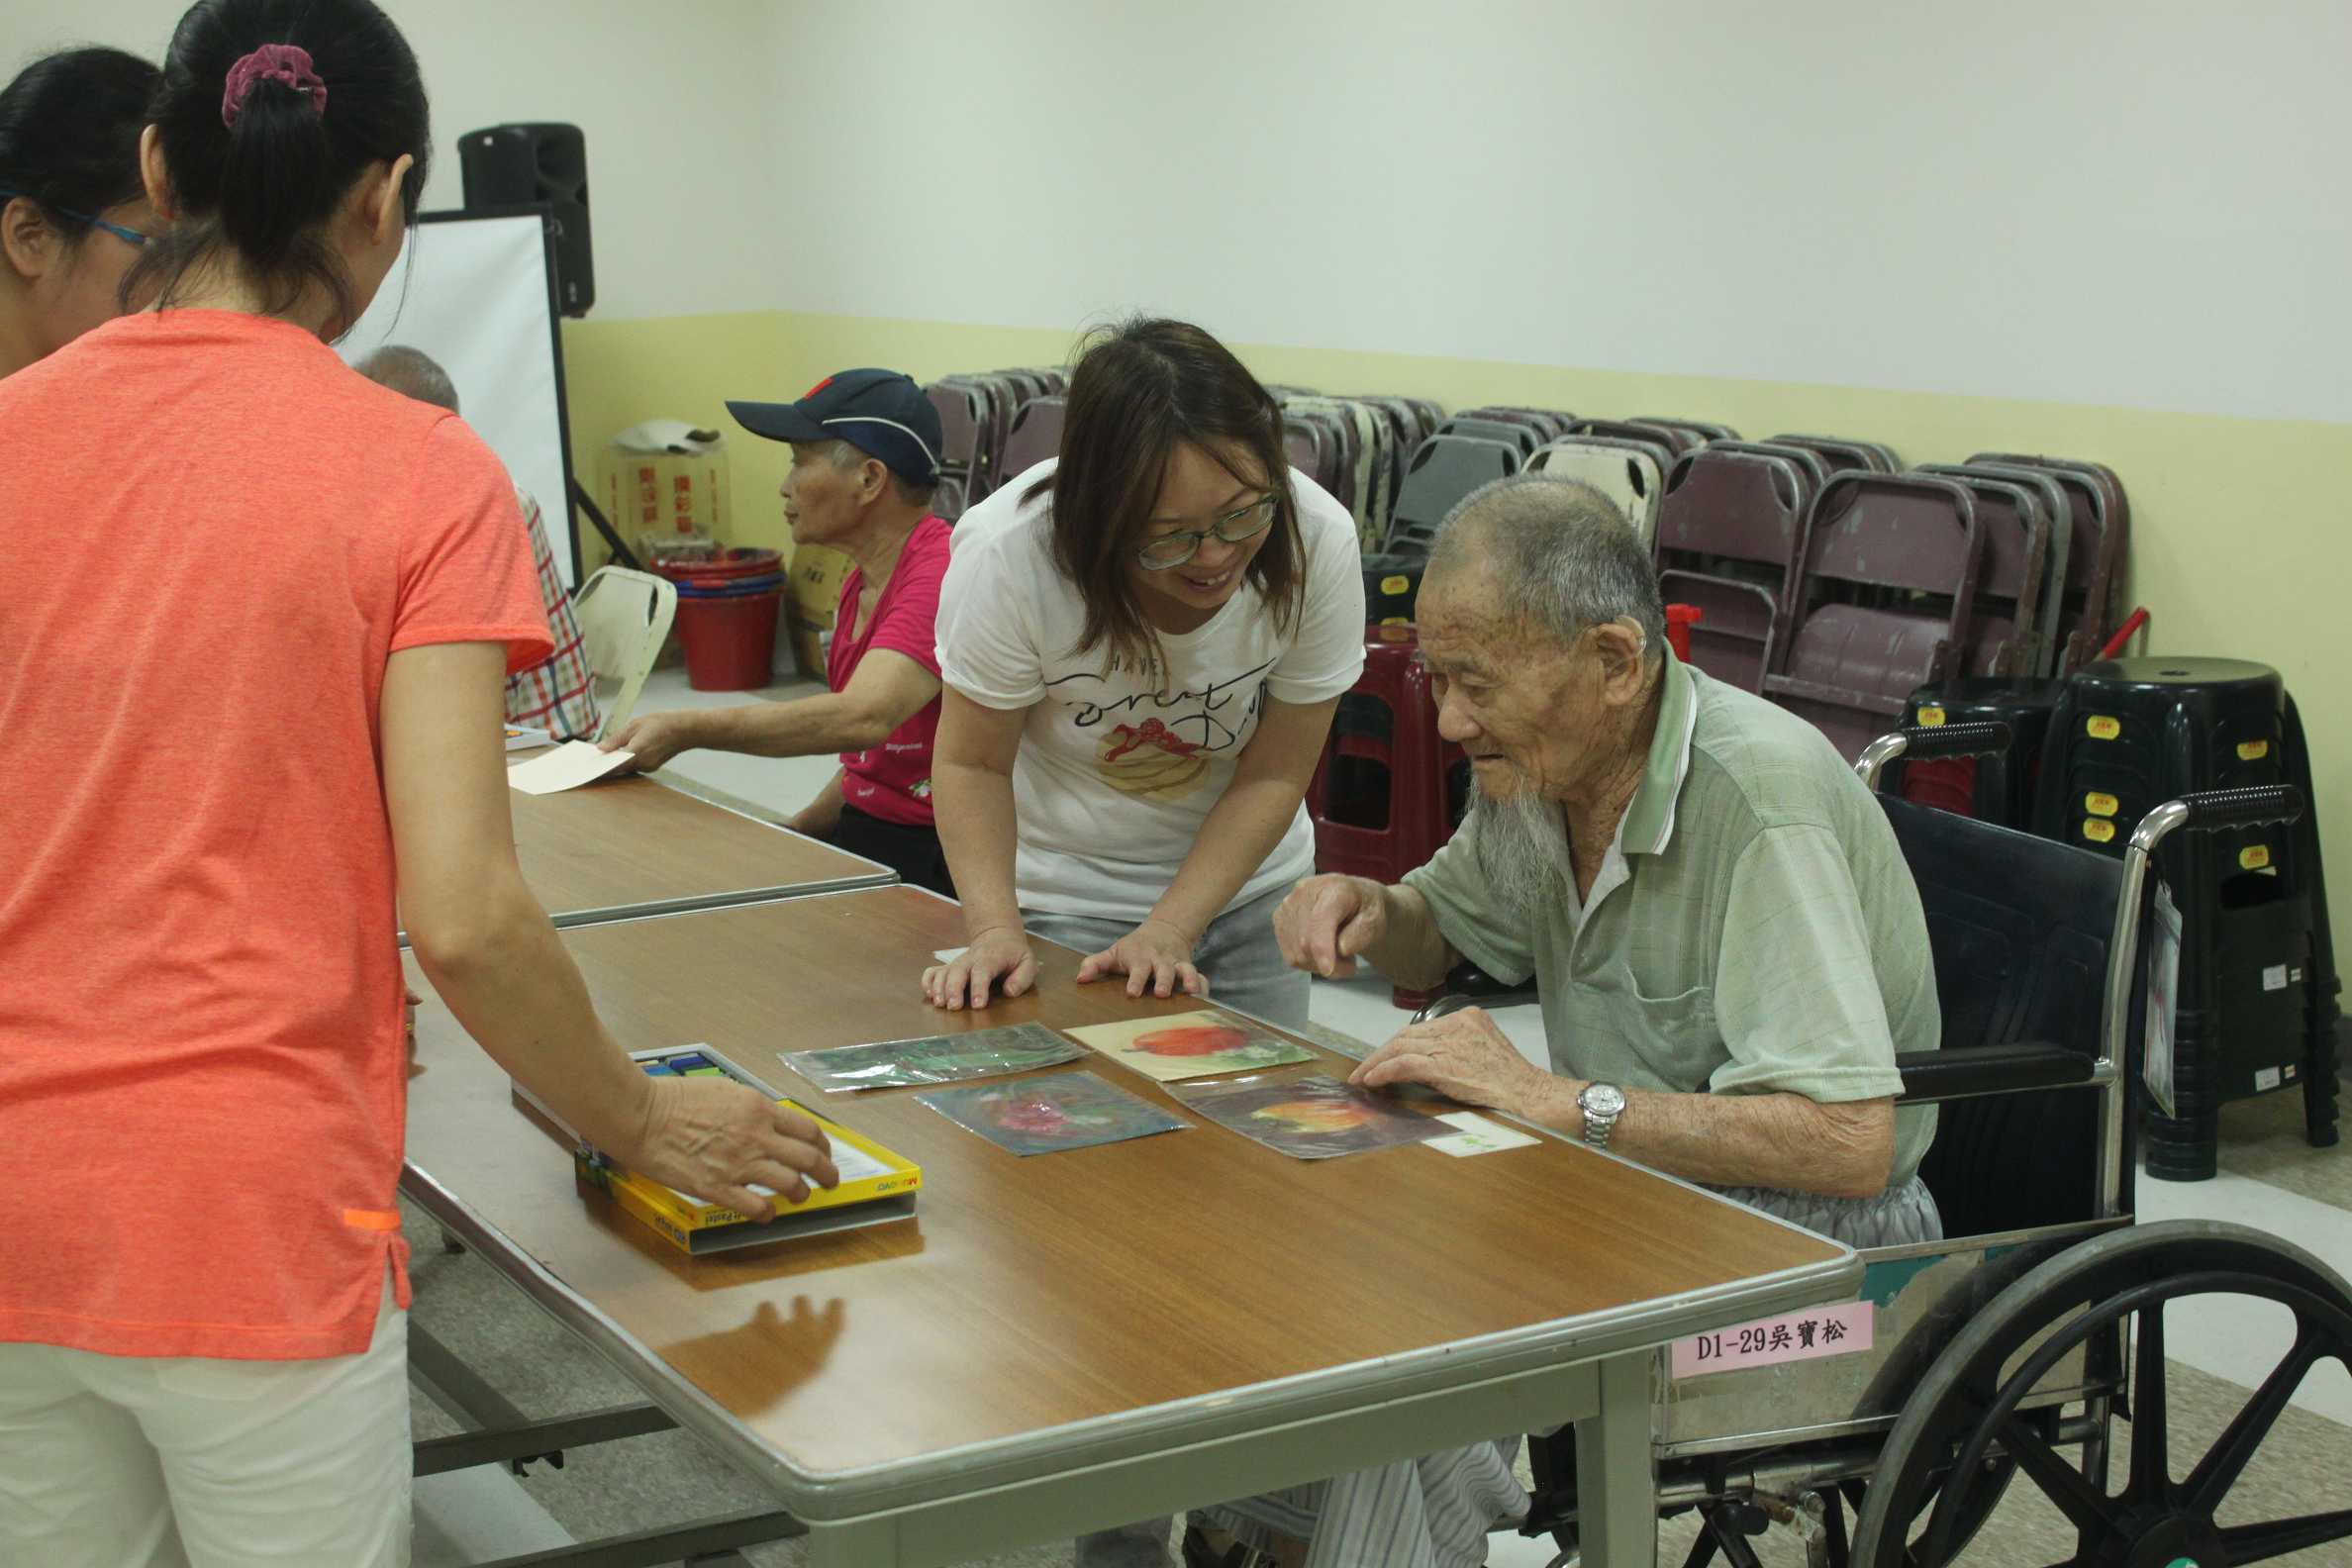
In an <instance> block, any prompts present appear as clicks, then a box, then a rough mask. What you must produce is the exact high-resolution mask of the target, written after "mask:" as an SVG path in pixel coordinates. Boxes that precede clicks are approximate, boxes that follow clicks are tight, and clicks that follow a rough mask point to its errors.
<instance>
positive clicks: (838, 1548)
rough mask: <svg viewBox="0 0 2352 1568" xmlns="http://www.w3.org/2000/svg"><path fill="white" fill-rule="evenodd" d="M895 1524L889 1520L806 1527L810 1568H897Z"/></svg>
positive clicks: (859, 1520) (863, 1520)
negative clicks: (807, 1530) (807, 1528)
mask: <svg viewBox="0 0 2352 1568" xmlns="http://www.w3.org/2000/svg"><path fill="white" fill-rule="evenodd" d="M898 1562H899V1542H898V1525H897V1523H896V1521H894V1520H892V1519H852V1520H850V1521H848V1522H847V1523H842V1524H811V1525H810V1526H809V1568H898Z"/></svg>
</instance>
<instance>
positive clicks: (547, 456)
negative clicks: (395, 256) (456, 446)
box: [335, 207, 580, 588]
mask: <svg viewBox="0 0 2352 1568" xmlns="http://www.w3.org/2000/svg"><path fill="white" fill-rule="evenodd" d="M554 267H555V263H554V255H553V247H552V243H551V240H550V236H549V232H548V218H547V215H546V213H545V212H544V211H542V210H541V209H539V208H537V207H500V208H492V209H488V210H475V211H471V212H437V213H423V214H420V215H419V216H418V219H417V226H416V227H415V228H414V229H412V230H410V231H409V237H408V244H407V245H405V246H404V247H403V248H402V250H401V254H400V259H399V260H398V261H397V262H395V263H394V264H393V267H392V272H391V275H390V276H388V277H386V278H385V279H384V286H383V288H382V289H381V290H380V291H378V293H377V294H376V297H375V301H374V303H373V304H371V305H370V306H368V308H367V313H366V314H365V315H363V316H361V317H360V318H359V325H358V326H356V327H354V328H352V329H351V331H350V332H349V333H348V334H347V335H346V336H345V337H344V338H343V341H342V342H341V343H337V344H336V345H335V347H336V351H337V352H338V353H340V354H342V355H343V358H344V359H345V360H356V359H358V358H360V357H361V356H363V355H365V354H367V353H369V352H371V351H372V350H374V349H376V348H380V347H382V346H383V345H384V344H386V343H405V344H407V345H408V346H409V347H412V348H419V349H422V350H424V351H425V352H426V353H429V354H431V355H432V356H433V357H434V358H435V359H437V360H439V361H440V362H441V368H442V369H444V370H446V371H448V372H449V379H450V380H451V381H453V382H455V383H456V386H457V400H458V402H459V403H460V404H461V405H462V412H463V414H464V416H465V422H466V423H467V424H468V425H471V426H472V427H473V428H474V430H475V431H476V432H477V433H479V434H480V436H481V438H482V440H484V441H488V442H489V443H490V448H491V450H493V451H495V452H497V453H498V455H499V457H500V458H501V459H502V460H504V461H505V463H506V465H507V471H508V472H509V473H511V474H513V475H514V477H515V482H516V483H517V484H519V485H521V486H522V487H523V488H524V489H525V490H528V491H530V492H531V494H532V495H533V496H535V497H537V498H538V500H539V510H540V512H541V513H542V514H544V516H545V519H546V526H547V540H548V543H549V544H551V545H552V546H553V547H554V550H555V569H556V570H557V571H558V572H559V573H561V574H562V577H563V580H564V582H565V584H566V585H568V586H570V587H575V588H576V587H578V586H579V581H580V545H579V539H578V538H577V537H576V536H575V534H574V533H573V530H572V526H571V520H572V507H571V442H570V441H569V438H568V435H567V424H566V420H565V417H564V407H563V340H562V337H561V335H560V333H559V332H558V330H557V319H556V310H555V271H554Z"/></svg>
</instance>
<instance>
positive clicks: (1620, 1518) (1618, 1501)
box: [1576, 1350, 1658, 1568]
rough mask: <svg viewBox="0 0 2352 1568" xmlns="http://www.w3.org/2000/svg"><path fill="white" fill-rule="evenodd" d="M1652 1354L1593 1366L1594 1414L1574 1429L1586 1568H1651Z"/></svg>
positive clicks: (1654, 1499) (1654, 1525)
mask: <svg viewBox="0 0 2352 1568" xmlns="http://www.w3.org/2000/svg"><path fill="white" fill-rule="evenodd" d="M1656 1358H1657V1352H1656V1351H1655V1350H1636V1351H1630V1352H1628V1353H1626V1354H1624V1355H1616V1356H1611V1357H1609V1358H1608V1359H1607V1360H1605V1361H1603V1362H1602V1363H1601V1365H1600V1371H1601V1413H1600V1415H1598V1416H1597V1417H1595V1418H1593V1419H1592V1420H1590V1421H1578V1422H1577V1423H1576V1500H1577V1508H1576V1528H1577V1535H1578V1537H1579V1541H1580V1544H1581V1545H1582V1547H1583V1550H1584V1560H1585V1564H1586V1568H1657V1562H1658V1478H1657V1474H1656V1472H1655V1470H1654V1469H1653V1468H1652V1462H1651V1457H1650V1364H1651V1362H1652V1361H1654V1360H1655V1359H1656Z"/></svg>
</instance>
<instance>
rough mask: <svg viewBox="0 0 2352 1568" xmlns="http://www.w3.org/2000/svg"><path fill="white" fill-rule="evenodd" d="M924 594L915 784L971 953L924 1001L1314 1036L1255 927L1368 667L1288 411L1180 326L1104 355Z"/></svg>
mask: <svg viewBox="0 0 2352 1568" xmlns="http://www.w3.org/2000/svg"><path fill="white" fill-rule="evenodd" d="M951 548H952V554H951V556H950V558H949V564H948V568H947V576H946V580H945V583H944V584H943V585H942V587H941V590H940V596H939V616H938V637H939V668H940V672H941V675H942V677H943V679H944V681H945V686H946V690H945V694H944V698H943V708H942V713H941V717H940V721H939V735H938V742H937V746H936V749H935V751H934V754H933V769H932V788H933V790H934V792H935V798H934V802H933V804H934V807H935V811H936V815H937V820H938V825H939V838H940V840H941V842H942V843H943V844H944V846H945V848H946V851H947V862H948V865H949V868H950V870H951V871H952V873H953V875H954V878H955V885H956V890H957V891H958V892H959V893H960V894H961V895H962V897H963V903H964V925H965V933H966V937H967V940H968V941H969V943H970V945H969V947H967V948H966V949H965V951H964V952H963V954H962V955H960V956H959V957H957V958H956V959H955V960H954V961H953V962H950V963H945V964H940V965H936V966H934V967H932V968H931V969H928V970H926V971H925V974H924V988H925V990H926V991H927V993H928V994H929V995H930V997H931V1001H932V1002H933V1003H935V1004H937V1005H938V1006H940V1007H945V1008H961V1007H966V1006H970V1007H979V1006H983V1005H984V1004H985V1003H986V1002H987V1000H988V994H989V988H990V986H991V985H995V986H997V987H998V988H999V989H1000V990H1001V991H1002V992H1003V993H1004V994H1005V995H1007V996H1018V995H1020V994H1021V993H1022V992H1024V991H1026V990H1028V989H1029V986H1030V985H1031V984H1032V983H1033V982H1034V980H1035V977H1036V967H1037V966H1036V960H1035V957H1034V956H1033V954H1032V952H1031V950H1030V946H1029V943H1030V941H1031V939H1032V938H1044V939H1048V940H1053V941H1059V942H1063V943H1065V944H1067V945H1069V946H1073V947H1077V948H1079V949H1080V950H1081V951H1083V952H1085V953H1087V954H1089V956H1088V957H1087V959H1086V961H1085V962H1084V964H1083V965H1082V966H1081V967H1080V969H1079V971H1078V978H1079V979H1080V980H1081V981H1088V980H1094V979H1097V978H1100V977H1104V976H1109V975H1125V976H1126V977H1127V994H1128V995H1130V996H1141V995H1143V994H1144V993H1145V992H1147V991H1148V992H1150V993H1152V994H1154V995H1157V996H1172V995H1174V994H1175V993H1176V992H1177V991H1178V990H1183V991H1187V992H1190V993H1192V994H1193V995H1196V996H1204V995H1209V994H1211V992H1212V989H1214V994H1215V996H1216V998H1217V1000H1219V1001H1220V1002H1224V1003H1226V1004H1228V1005H1230V1006H1233V1007H1235V1008H1239V1009H1241V1010H1243V1011H1245V1012H1249V1013H1254V1014H1257V1015H1258V1016H1260V1017H1263V1018H1266V1019H1269V1020H1271V1021H1273V1022H1275V1023H1278V1024H1285V1025H1292V1026H1296V1025H1299V1024H1302V1023H1304V1022H1306V1018H1307V979H1306V976H1305V975H1304V974H1302V973H1300V972H1298V971H1294V970H1291V969H1289V968H1288V967H1287V966H1286V965H1285V964H1284V963H1283V961H1282V954H1281V950H1280V948H1279V947H1278V946H1277V944H1276V942H1275V939H1274V927H1273V912H1274V906H1275V905H1276V904H1278V903H1280V902H1281V900H1282V896H1283V894H1284V892H1285V891H1286V890H1287V889H1288V888H1289V887H1290V886H1291V884H1292V883H1294V882H1296V881H1297V880H1298V879H1299V878H1301V877H1303V876H1306V875H1307V874H1308V873H1309V872H1310V871H1311V870H1313V868H1314V859H1315V834H1314V829H1313V827H1312V825H1311V824H1310V823H1309V822H1308V819H1307V813H1306V809H1305V807H1304V806H1303V805H1302V804H1301V802H1302V799H1303V797H1304V795H1305V792H1306V789H1307V783H1308V780H1309V778H1310V777H1311V776H1312V775H1313V773H1314V770H1315V764H1316V759H1317V757H1318V756H1320V755H1321V753H1322V751H1323V738H1324V736H1325V735H1326V734H1327V733H1328V732H1329V730H1330V725H1331V712H1332V710H1333V708H1334V707H1335V706H1336V705H1337V703H1338V699H1339V696H1340V694H1341V693H1343V692H1345V691H1347V690H1348V689H1349V688H1350V687H1352V686H1353V685H1354V684H1355V681H1356V676H1357V674H1358V673H1359V672H1360V671H1361V670H1362V668H1363V662H1364V652H1363V637H1364V589H1363V576H1362V569H1361V567H1360V565H1359V546H1358V543H1357V539H1356V532H1355V525H1354V523H1353V521H1352V520H1351V519H1350V518H1349V516H1348V514H1347V511H1346V509H1344V508H1343V507H1341V506H1340V505H1339V504H1338V503H1337V502H1336V501H1334V500H1332V499H1331V497H1330V496H1328V495H1326V494H1325V493H1324V492H1323V491H1322V490H1321V489H1319V488H1317V487H1316V485H1315V484H1314V483H1313V482H1311V481H1310V480H1308V479H1306V478H1304V477H1303V476H1301V475H1298V474H1294V473H1292V472H1291V471H1290V465H1289V463H1288V461H1287V459H1286V456H1285V452H1284V446H1283V429H1282V412H1281V410H1280V409H1279V408H1278V407H1277V406H1276V405H1275V403H1274V400H1273V399H1272V398H1271V397H1270V396H1268V395H1267V393H1266V390H1265V388H1263V387H1262V386H1260V385H1259V384H1258V382H1257V379H1256V378H1255V377H1254V376H1252V375H1251V374H1250V373H1249V371H1248V370H1247V369H1246V368H1245V367H1243V365H1242V364H1241V362H1240V361H1239V360H1238V359H1236V358H1234V357H1233V355H1232V353H1231V352H1230V351H1229V350H1227V349H1226V348H1225V345H1224V344H1222V343H1218V342H1217V340H1216V339H1214V338H1212V337H1210V336H1209V335H1208V334H1207V333H1205V332H1203V331H1201V329H1199V328H1198V327H1192V326H1187V325H1186V324H1184V323H1182V322H1171V321H1152V320H1142V321H1134V322H1130V323H1128V324H1127V325H1126V326H1124V327H1121V328H1119V329H1117V330H1116V331H1113V332H1111V333H1108V334H1106V335H1105V336H1104V337H1102V338H1100V339H1099V340H1098V341H1097V342H1096V343H1094V344H1093V345H1092V346H1091V347H1089V348H1088V350H1087V351H1086V353H1085V354H1084V356H1083V357H1082V358H1081V359H1080V361H1079V363H1078V367H1077V370H1076V372H1075V373H1074V374H1073V375H1072V377H1071V380H1070V394H1069V409H1068V414H1067V417H1066V421H1065V423H1064V425H1063V428H1062V447H1061V457H1060V459H1059V461H1058V463H1041V464H1039V465H1038V466H1037V467H1035V468H1032V469H1030V470H1029V472H1027V473H1025V474H1022V475H1020V476H1018V477H1016V478H1015V479H1013V480H1012V481H1011V482H1010V483H1008V484H1006V485H1005V486H1004V487H1003V488H1002V489H1000V490H998V491H997V493H996V494H994V495H992V496H990V497H989V498H988V499H987V500H986V501H984V502H982V503H981V504H980V505H979V506H976V507H974V508H973V509H972V510H971V511H969V512H967V513H965V514H964V516H963V518H962V520H961V521H960V522H959V523H958V524H957V525H956V529H955V535H954V539H953V543H952V546H951Z"/></svg>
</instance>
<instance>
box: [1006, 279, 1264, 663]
mask: <svg viewBox="0 0 2352 1568" xmlns="http://www.w3.org/2000/svg"><path fill="white" fill-rule="evenodd" d="M1179 445H1192V446H1198V447H1199V448H1201V449H1202V450H1203V451H1205V452H1207V453H1208V454H1209V455H1210V456H1211V457H1212V458H1214V459H1216V460H1217V461H1218V462H1219V463H1220V464H1221V465H1222V466H1223V467H1224V468H1225V471H1226V472H1227V473H1230V474H1231V475H1232V476H1233V477H1234V478H1235V479H1237V480H1239V481H1240V482H1241V483H1242V484H1245V485H1250V486H1253V487H1258V486H1262V487H1263V488H1264V489H1266V490H1267V491H1269V492H1270V493H1271V494H1272V495H1273V497H1274V523H1273V527H1272V529H1271V530H1270V532H1269V535H1268V538H1267V539H1266V542H1265V543H1264V544H1263V545H1262V546H1260V547H1259V549H1258V552H1257V554H1256V555H1255V556H1253V557H1251V559H1250V562H1249V570H1248V573H1247V580H1248V581H1249V582H1252V583H1254V584H1256V585H1257V589H1258V592H1259V593H1260V594H1261V595H1262V596H1263V597H1264V599H1265V602H1266V604H1267V606H1268V607H1269V609H1270V610H1271V611H1272V613H1273V615H1274V617H1275V624H1276V625H1277V626H1279V627H1282V628H1285V629H1288V628H1289V627H1290V626H1291V625H1293V624H1294V623H1295V622H1296V621H1297V620H1298V618H1299V615H1300V612H1301V608H1302V606H1303V604H1304V602H1305V600H1306V595H1307V574H1306V556H1307V551H1306V546H1305V544H1304V543H1303V542H1302V540H1301V539H1300V535H1299V512H1298V506H1297V504H1296V503H1295V502H1294V501H1293V499H1292V497H1291V487H1290V453H1289V449H1288V447H1287V446H1286V444H1285V442H1284V440H1283V428H1282V410H1281V408H1280V407H1278V406H1277V405H1276V404H1275V402H1274V399H1273V398H1272V396H1270V395H1269V394H1268V393H1267V391H1266V389H1265V388H1264V387H1262V386H1260V385H1259V384H1258V379H1257V377H1255V376H1253V375H1251V374H1250V373H1249V370H1248V367H1247V366H1245V365H1243V364H1242V363H1241V361H1240V360H1239V359H1236V358H1235V357H1233V352H1232V350H1231V349H1229V348H1227V347H1226V346H1225V344H1224V343H1219V342H1218V341H1217V340H1216V339H1214V338H1212V337H1210V336H1209V335H1208V334H1207V333H1205V332H1203V331H1202V330H1201V329H1200V328H1198V327H1195V326H1193V325H1191V324H1190V323H1188V322H1180V321H1166V320H1161V319H1158V318H1153V317H1137V318H1135V319H1133V320H1131V321H1127V322H1124V323H1122V324H1120V325H1119V326H1117V327H1112V328H1108V329H1105V330H1104V331H1102V332H1100V333H1097V334H1096V335H1094V336H1093V337H1092V338H1091V339H1090V340H1089V341H1088V343H1086V344H1085V346H1084V347H1083V349H1082V350H1081V351H1080V353H1079V356H1078V363H1077V365H1076V367H1075V368H1074V369H1073V370H1072V371H1071V373H1070V391H1069V406H1068V408H1067V409H1066V410H1065V412H1064V414H1063V419H1062V437H1061V461H1060V462H1059V463H1058V464H1057V465H1056V466H1055V468H1054V471H1053V472H1052V474H1051V475H1049V476H1048V477H1046V478H1043V479H1040V480H1038V481H1037V482H1036V483H1035V484H1034V485H1032V486H1030V488H1029V493H1028V494H1027V495H1025V496H1024V497H1023V498H1022V499H1023V500H1024V501H1033V500H1035V499H1037V498H1038V497H1039V496H1050V497H1052V503H1053V525H1052V527H1053V563H1054V565H1055V566H1057V567H1059V568H1060V570H1061V574H1062V575H1063V576H1064V577H1066V578H1068V579H1069V580H1070V582H1071V583H1073V584H1074V585H1076V587H1077V589H1078V597H1079V600H1080V602H1081V603H1083V604H1084V605H1085V607H1086V620H1085V624H1084V626H1083V627H1082V628H1081V630H1080V632H1079V634H1078V641H1077V643H1076V645H1075V646H1074V647H1073V648H1072V649H1071V651H1072V652H1073V653H1078V654H1084V653H1087V652H1089V651H1091V650H1093V649H1095V648H1097V647H1103V646H1108V647H1109V649H1110V652H1111V656H1112V660H1113V662H1114V664H1115V665H1117V666H1120V667H1125V668H1129V669H1135V670H1140V671H1142V672H1143V673H1144V675H1145V676H1146V678H1149V677H1151V676H1153V675H1155V674H1157V673H1158V672H1159V671H1161V670H1163V669H1165V668H1166V660H1165V659H1164V658H1163V657H1162V655H1161V651H1160V645H1159V637H1158V636H1157V634H1156V633H1155V632H1154V631H1153V629H1152V626H1151V623H1150V622H1149V621H1148V620H1147V619H1145V617H1144V614H1143V606H1142V604H1141V603H1140V601H1138V599H1137V598H1136V596H1135V589H1134V585H1133V583H1132V582H1131V581H1129V579H1128V575H1127V568H1128V565H1129V563H1130V562H1131V561H1132V559H1133V556H1134V552H1135V550H1136V548H1137V547H1138V546H1139V545H1140V543H1141V542H1142V539H1143V534H1144V524H1145V523H1147V522H1148V521H1149V520H1150V518H1151V513H1152V508H1153V506H1154V505H1155V504H1156V503H1157V501H1158V499H1159V489H1160V480H1161V478H1162V476H1163V475H1165V473H1166V472H1167V467H1168V459H1169V458H1170V457H1172V456H1174V455H1175V452H1176V448H1177V447H1178V446H1179Z"/></svg>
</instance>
